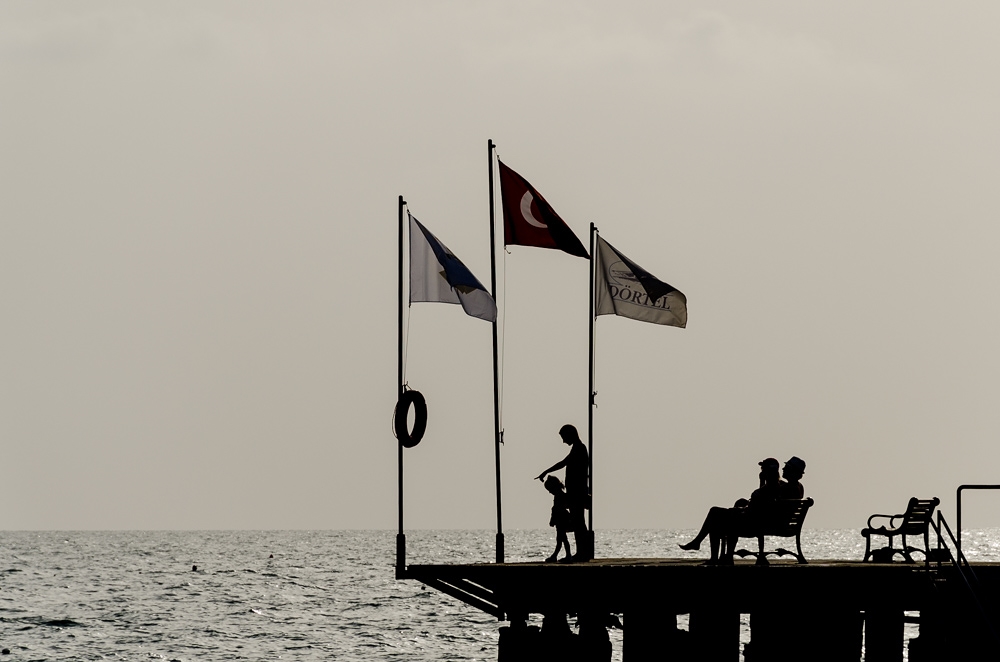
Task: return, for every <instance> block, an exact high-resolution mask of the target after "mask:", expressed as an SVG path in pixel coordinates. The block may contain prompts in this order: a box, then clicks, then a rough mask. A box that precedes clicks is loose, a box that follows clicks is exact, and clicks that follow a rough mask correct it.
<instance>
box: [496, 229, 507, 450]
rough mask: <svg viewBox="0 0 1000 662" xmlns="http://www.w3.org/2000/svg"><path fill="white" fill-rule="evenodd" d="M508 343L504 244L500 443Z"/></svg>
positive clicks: (504, 253) (505, 248) (505, 253)
mask: <svg viewBox="0 0 1000 662" xmlns="http://www.w3.org/2000/svg"><path fill="white" fill-rule="evenodd" d="M506 344H507V247H506V246H504V251H503V321H502V322H501V323H500V375H499V377H498V378H499V380H500V407H499V409H500V443H503V385H504V376H505V375H506V372H505V370H504V359H505V358H506V357H507V353H506V352H505V351H504V347H505V346H506Z"/></svg>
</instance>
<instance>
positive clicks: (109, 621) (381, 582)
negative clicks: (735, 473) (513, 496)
mask: <svg viewBox="0 0 1000 662" xmlns="http://www.w3.org/2000/svg"><path fill="white" fill-rule="evenodd" d="M692 535H693V531H653V530H638V531H627V530H623V531H598V535H597V553H598V555H599V556H606V557H610V556H614V557H632V558H635V557H657V556H659V557H663V556H669V557H681V556H691V557H694V556H696V555H694V554H686V553H684V552H681V551H680V550H679V549H678V548H677V544H678V543H680V542H684V541H686V540H687V539H690V537H691V536H692ZM505 539H506V541H505V542H506V552H507V557H508V560H510V561H528V560H536V561H537V560H541V559H543V558H545V556H547V555H548V553H549V552H550V551H551V548H552V544H553V538H552V530H551V529H546V530H539V531H509V532H506V534H505ZM4 542H5V555H4V562H3V565H2V566H0V622H2V623H3V624H4V627H3V629H2V631H0V632H2V634H0V637H2V640H0V648H9V649H11V652H12V659H17V660H42V659H45V660H88V659H89V660H103V659H119V660H130V659H131V660H136V659H143V660H148V659H154V660H156V659H159V660H182V661H187V660H246V659H255V660H256V659H268V660H279V659H280V660H330V659H333V658H336V659H338V660H400V661H402V660H407V661H410V660H468V661H471V660H495V659H496V655H497V649H496V645H497V626H498V623H497V621H496V620H495V619H493V618H491V617H489V616H486V615H484V614H481V613H480V612H478V611H475V610H473V609H471V608H469V607H466V606H465V605H463V604H461V603H459V602H457V601H455V600H453V599H451V598H449V597H446V596H444V595H442V594H440V593H438V592H437V591H433V590H430V589H427V590H425V589H424V588H423V587H422V586H421V585H420V584H418V583H416V582H397V581H395V580H394V579H393V572H392V567H393V554H394V550H395V534H394V532H391V531H224V532H201V531H199V532H147V531H140V532H69V533H67V532H7V533H5V534H4ZM407 542H408V554H409V559H408V560H409V561H410V562H412V563H469V562H489V561H491V560H492V559H493V556H494V551H493V544H494V534H493V532H491V531H414V532H409V533H408V534H407ZM963 543H964V545H965V548H966V553H967V555H968V556H969V558H970V559H972V560H975V561H1000V530H996V529H991V530H978V531H966V532H965V533H964V534H963ZM803 551H804V552H805V554H806V557H807V558H810V559H822V558H841V559H860V558H861V557H862V555H863V553H864V539H863V538H861V536H860V535H859V534H858V531H856V530H846V531H817V530H807V532H806V533H804V535H803ZM272 555H273V558H272ZM194 565H197V566H198V570H197V571H192V566H194ZM680 620H681V625H682V627H685V626H686V623H685V619H684V618H682V619H680ZM744 625H745V626H744V632H743V636H744V640H746V639H747V638H748V636H749V631H748V629H747V627H746V618H744ZM907 628H908V630H907V636H915V635H916V631H915V626H907ZM612 642H613V645H614V649H615V653H614V656H615V657H614V659H615V660H621V645H622V639H621V633H620V632H619V631H617V630H616V631H613V633H612Z"/></svg>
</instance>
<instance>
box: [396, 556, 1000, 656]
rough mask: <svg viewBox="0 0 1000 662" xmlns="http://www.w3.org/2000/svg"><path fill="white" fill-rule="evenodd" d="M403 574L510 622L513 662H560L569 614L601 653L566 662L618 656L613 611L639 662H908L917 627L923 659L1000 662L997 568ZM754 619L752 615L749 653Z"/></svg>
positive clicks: (836, 563) (458, 568)
mask: <svg viewBox="0 0 1000 662" xmlns="http://www.w3.org/2000/svg"><path fill="white" fill-rule="evenodd" d="M949 557H950V555H949ZM398 574H399V575H400V578H401V579H410V580H417V581H420V582H422V583H424V584H426V585H427V586H429V587H431V588H434V589H436V590H439V591H441V592H443V593H446V594H448V595H450V596H452V597H453V598H455V599H458V600H461V601H463V602H465V603H466V604H468V605H470V606H471V607H474V608H476V609H479V610H481V611H484V612H486V613H489V614H492V615H494V616H496V617H497V618H498V619H499V620H506V621H508V623H509V624H508V625H506V626H504V627H502V628H501V636H500V644H499V650H498V660H500V662H507V661H508V660H534V659H538V660H541V659H546V660H554V659H560V657H559V656H556V657H552V651H553V650H559V647H560V646H562V645H563V644H562V643H560V642H559V641H558V639H559V637H563V642H565V641H568V639H566V635H568V630H566V629H565V627H564V626H562V625H561V624H562V623H564V622H565V615H567V614H572V615H576V616H577V622H578V624H579V625H580V634H579V635H578V636H577V638H576V641H579V640H587V642H588V643H585V645H583V646H582V647H581V648H580V650H581V653H580V656H574V657H572V658H571V657H568V656H567V657H566V659H582V660H591V659H592V660H606V659H608V658H609V657H610V648H609V647H608V648H607V652H605V650H604V648H602V641H603V642H606V641H607V640H608V638H607V634H606V630H604V628H605V627H606V626H607V625H608V616H609V615H610V614H619V615H622V621H623V622H624V625H625V628H627V629H624V628H623V630H624V638H623V641H624V643H623V658H624V659H627V660H628V661H629V662H636V661H637V660H659V661H664V662H668V661H673V660H688V659H698V660H706V661H710V662H738V661H739V660H740V655H741V653H743V654H744V659H745V660H746V662H757V661H763V660H810V661H824V662H825V661H828V660H829V661H831V662H832V661H837V662H841V661H847V660H851V661H855V662H856V661H859V660H862V659H864V660H865V662H901V661H902V660H903V650H904V636H903V634H904V623H905V622H908V621H909V622H916V623H917V624H918V625H919V637H917V638H916V639H911V640H910V642H909V660H910V661H911V662H922V661H924V660H949V659H951V660H973V659H979V660H983V659H998V658H1000V648H998V647H997V646H996V639H995V637H996V635H995V633H994V632H993V629H992V628H993V625H992V624H993V623H995V622H996V619H997V616H998V615H1000V612H998V610H997V607H996V605H994V604H993V600H992V599H991V597H990V596H994V595H996V594H997V589H1000V564H997V563H977V564H971V565H970V564H967V565H966V566H965V567H963V566H961V565H959V564H957V563H954V562H953V561H952V559H950V558H948V559H942V562H923V563H900V562H896V563H862V562H860V561H842V560H829V561H823V560H810V562H809V563H808V564H799V563H796V562H794V561H783V560H779V561H772V562H771V564H770V565H768V566H758V565H755V564H754V562H753V561H740V560H737V561H736V563H735V565H733V566H706V565H703V564H701V563H694V562H692V561H690V560H680V559H596V560H592V561H588V562H585V563H571V564H554V563H483V564H468V565H410V566H407V567H405V568H404V569H398ZM914 613H916V614H917V615H916V616H914ZM529 614H540V615H543V616H544V617H545V619H546V625H545V626H543V628H541V629H539V628H537V627H529V626H528V615H529ZM681 614H689V615H690V618H689V627H688V630H681V629H678V627H677V616H678V615H681ZM741 614H749V615H750V629H751V643H750V645H749V646H748V647H747V649H746V650H745V651H744V650H741V646H740V640H739V636H740V615H741ZM549 619H552V621H551V622H552V623H553V624H554V627H552V628H550V627H549V626H548V623H549ZM546 630H549V632H546ZM862 645H864V649H862ZM862 651H864V652H863V656H862Z"/></svg>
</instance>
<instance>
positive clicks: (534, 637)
mask: <svg viewBox="0 0 1000 662" xmlns="http://www.w3.org/2000/svg"><path fill="white" fill-rule="evenodd" d="M538 634H539V631H538V628H537V627H528V619H527V616H524V615H511V616H510V625H509V626H507V627H502V628H500V641H499V642H498V644H497V662H531V661H533V660H540V659H541V657H540V656H539V648H538V643H539V642H538Z"/></svg>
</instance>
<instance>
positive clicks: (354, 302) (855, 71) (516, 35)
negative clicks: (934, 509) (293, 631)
mask: <svg viewBox="0 0 1000 662" xmlns="http://www.w3.org/2000/svg"><path fill="white" fill-rule="evenodd" d="M998 21H1000V5H997V4H996V3H994V2H980V3H974V2H968V3H962V4H961V5H954V4H942V3H930V2H882V3H873V2H869V1H865V2H837V3H827V4H825V5H824V6H817V5H816V4H815V3H801V2H797V1H789V2H753V3H746V2H729V3H727V2H713V3H705V2H671V3H662V2H619V3H613V4H612V3H599V2H579V1H577V0H574V1H572V2H569V1H558V2H553V1H547V2H517V1H515V2H504V3H492V4H485V3H468V2H422V3H414V2H364V3H361V2H357V3H339V2H315V3H307V2H296V3H256V2H245V1H240V2H214V3H201V2H197V3H196V2H187V3H184V2H153V3H143V4H134V3H101V2H87V3H75V2H64V3H51V2H50V3H38V2H5V3H3V4H2V5H0V189H2V190H0V283H2V287H0V293H2V294H0V305H2V316H0V374H2V378H0V437H2V448H3V451H4V452H3V456H2V458H0V467H2V474H0V485H2V487H3V491H4V494H5V495H6V496H5V498H4V499H3V503H4V505H3V506H2V507H0V527H2V528H7V529H139V528H142V529H173V528H179V529H201V528H268V529H270V528H323V529H325V528H394V527H395V524H396V507H395V505H396V441H395V439H394V437H393V435H392V432H391V416H392V410H393V405H394V401H395V397H396V269H397V264H396V254H397V217H396V211H397V209H396V201H397V196H399V195H403V196H404V197H405V198H406V200H407V201H408V202H409V206H410V210H411V211H412V212H413V213H414V215H416V216H417V217H418V218H419V219H420V220H421V221H422V222H423V223H424V224H425V225H426V226H427V227H428V228H429V229H430V230H431V231H432V232H434V233H435V234H436V235H437V236H438V237H439V238H440V239H441V240H442V241H443V242H444V243H446V244H447V245H448V246H449V247H450V248H451V249H452V250H453V251H454V252H455V253H456V254H457V255H458V256H459V257H460V258H461V259H462V260H463V261H464V262H465V264H466V265H467V266H469V268H470V269H471V270H472V271H473V272H474V273H476V274H477V275H478V276H479V278H480V280H482V281H483V282H484V283H488V282H489V264H490V262H489V225H488V218H489V216H488V214H489V207H488V205H489V200H488V189H487V185H488V180H487V174H488V170H487V148H486V145H487V140H488V139H491V138H492V139H493V140H494V141H496V143H497V145H498V153H499V155H500V158H501V159H503V160H504V162H505V163H506V164H508V165H509V166H511V167H512V168H514V169H515V170H517V171H518V172H519V173H520V174H521V175H523V176H524V177H525V178H527V179H528V180H529V181H530V182H531V183H532V184H533V185H534V186H535V187H536V188H537V189H538V190H539V191H540V192H541V193H542V194H543V195H544V196H545V197H546V198H547V199H548V201H549V202H550V203H551V204H552V205H553V207H554V208H555V209H556V210H557V211H558V212H559V214H560V215H561V216H562V217H563V218H564V219H565V220H566V221H567V223H568V224H569V225H570V227H571V228H572V229H573V230H574V231H575V232H576V233H577V235H578V236H579V237H580V238H581V240H582V241H584V242H585V243H586V242H587V240H588V238H587V228H588V226H589V224H590V223H591V222H594V223H596V224H597V225H598V227H599V228H600V230H601V232H602V236H603V237H604V238H605V239H607V240H608V241H610V242H611V243H612V244H614V245H615V246H616V248H618V249H619V250H621V251H622V252H623V253H625V254H626V255H628V256H629V257H630V258H632V259H633V260H635V261H636V262H638V263H639V264H641V265H642V266H643V267H645V268H646V269H647V270H649V271H650V272H652V273H653V274H655V275H656V276H658V277H659V278H661V279H662V280H665V281H667V282H669V283H670V284H672V285H674V286H675V287H677V288H679V289H681V290H682V291H683V292H684V293H685V294H686V295H687V298H688V312H689V322H688V328H686V329H677V328H671V327H662V326H656V325H652V324H643V323H640V322H636V321H632V320H628V319H624V318H614V317H602V318H600V319H599V320H598V322H597V389H598V392H599V394H598V396H597V402H598V405H599V406H598V408H597V410H596V412H595V442H594V443H595V447H594V448H595V452H594V460H595V475H594V486H595V494H594V498H595V511H594V521H595V525H596V526H597V527H598V528H622V527H651V528H693V527H696V526H697V525H698V524H700V521H701V518H702V516H703V515H704V513H705V511H706V509H707V508H708V507H709V506H712V505H728V504H730V503H731V502H732V501H733V500H734V499H736V498H738V497H740V496H746V495H747V494H748V493H749V492H750V491H751V490H752V489H753V488H754V487H755V483H756V475H757V470H758V467H757V462H758V461H760V460H761V459H763V458H765V457H768V456H774V457H777V458H778V459H779V460H782V461H784V460H786V459H788V457H789V456H791V455H793V454H795V455H798V456H800V457H802V458H803V459H804V460H805V461H806V463H807V465H808V466H807V470H806V474H805V478H804V481H803V482H804V484H805V486H806V492H807V493H808V494H809V495H811V496H812V497H814V498H815V500H816V506H815V507H814V508H813V510H812V511H811V512H810V515H809V522H808V523H807V524H808V525H810V526H815V527H854V528H861V527H862V526H863V525H864V524H865V519H866V518H867V516H868V515H869V514H871V513H873V512H896V511H898V510H900V509H902V508H903V507H904V506H905V503H906V500H907V499H908V498H909V497H910V496H914V495H919V496H923V497H930V496H939V497H941V498H942V499H943V502H944V508H945V512H946V514H947V515H948V516H949V517H950V518H952V520H953V519H954V515H953V513H954V501H955V499H954V494H955V488H956V487H957V486H958V485H959V484H962V483H975V482H988V483H992V482H1000V473H998V467H1000V445H998V444H997V439H998V438H1000V408H998V407H997V406H996V404H995V402H996V400H997V398H998V396H1000V384H998V377H997V376H998V371H1000V349H998V347H997V330H998V327H1000V311H998V309H997V305H996V301H997V294H998V292H1000V262H998V260H997V259H996V252H997V246H998V244H1000V225H998V223H997V216H998V207H1000V203H998V199H997V193H996V191H997V184H996V182H997V181H998V177H1000V124H998V122H997V118H998V117H1000V87H998V86H997V84H996V81H997V76H998V71H1000V46H998V45H997V40H996V33H997V25H998ZM587 268H588V265H587V262H586V261H585V260H582V259H579V258H574V257H571V256H569V255H566V254H564V253H560V252H557V251H551V250H542V249H537V248H524V247H517V246H515V247H511V248H510V250H509V253H502V252H501V253H499V269H500V280H501V285H502V289H503V294H502V296H501V297H500V301H499V307H500V311H501V320H502V323H503V324H502V330H503V338H504V343H503V348H504V352H503V367H504V407H503V424H504V428H505V431H506V433H505V441H506V443H505V446H504V449H503V475H504V483H503V489H504V495H505V499H504V515H505V527H506V528H508V529H514V528H535V527H544V526H545V525H546V524H547V522H548V511H549V506H550V497H549V496H548V494H547V493H546V492H545V491H544V489H543V488H542V486H541V485H540V484H539V483H538V482H537V481H532V478H533V477H534V476H535V475H537V474H538V473H539V471H541V470H542V469H544V468H546V467H548V466H549V465H551V464H553V463H554V462H555V461H557V460H559V459H561V458H562V457H563V456H564V455H565V453H566V450H567V449H566V447H565V446H564V445H562V444H561V443H560V441H559V437H558V436H557V434H556V433H557V430H558V428H559V427H560V426H561V425H562V424H563V423H567V422H569V423H575V424H577V425H578V426H579V427H580V428H581V430H582V429H584V428H585V425H586V416H587V399H586V398H587ZM408 329H409V331H408V336H407V337H408V344H407V347H408V358H407V381H408V382H409V384H410V386H412V387H413V388H417V389H419V390H421V391H422V392H423V393H424V394H425V396H426V397H427V400H428V404H429V409H430V423H429V426H428V431H427V435H426V437H425V439H424V441H423V442H422V443H421V444H420V445H419V446H417V447H416V448H414V449H412V450H408V451H407V452H406V463H407V464H406V467H407V481H406V490H407V514H406V522H407V527H412V528H483V529H491V528H493V527H494V526H495V511H494V484H493V475H494V466H493V437H492V381H491V363H490V361H491V355H490V325H489V324H488V323H485V322H482V321H481V320H478V319H474V318H471V317H468V316H466V315H464V314H463V313H462V310H461V308H460V307H458V306H447V305H440V304H416V305H414V306H413V307H412V308H411V309H410V314H409V318H408ZM998 499H1000V495H996V496H994V495H990V494H977V495H974V496H972V497H970V498H969V500H968V503H969V508H968V510H967V512H966V513H965V522H966V525H967V526H986V525H1000V516H998V515H991V513H992V512H996V511H997V500H998Z"/></svg>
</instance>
